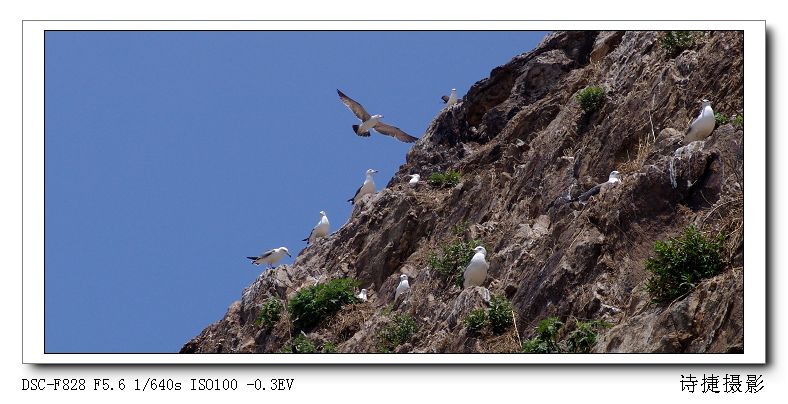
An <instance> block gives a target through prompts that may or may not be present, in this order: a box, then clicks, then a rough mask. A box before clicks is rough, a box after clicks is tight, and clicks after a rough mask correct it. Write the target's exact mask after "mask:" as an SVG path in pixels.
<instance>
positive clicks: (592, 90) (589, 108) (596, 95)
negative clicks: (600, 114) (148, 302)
mask: <svg viewBox="0 0 788 404" xmlns="http://www.w3.org/2000/svg"><path fill="white" fill-rule="evenodd" d="M604 101H605V89H603V88H602V87H599V86H589V87H586V88H584V89H583V90H582V91H580V92H579V93H577V102H579V103H580V107H582V108H583V111H585V112H586V113H591V112H594V111H596V110H597V109H599V107H600V106H602V103H603V102H604Z"/></svg>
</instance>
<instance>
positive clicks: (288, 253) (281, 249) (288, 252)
mask: <svg viewBox="0 0 788 404" xmlns="http://www.w3.org/2000/svg"><path fill="white" fill-rule="evenodd" d="M279 251H284V252H285V254H287V256H288V257H292V255H290V251H289V250H288V249H287V247H279Z"/></svg>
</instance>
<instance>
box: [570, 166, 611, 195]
mask: <svg viewBox="0 0 788 404" xmlns="http://www.w3.org/2000/svg"><path fill="white" fill-rule="evenodd" d="M619 182H621V177H620V176H619V173H618V171H615V170H614V171H611V172H610V175H609V176H608V177H607V181H605V182H603V183H601V184H596V185H594V186H593V187H592V188H591V189H589V190H588V191H586V192H583V193H582V194H580V196H578V197H577V198H576V199H573V200H572V201H580V202H585V201H587V200H588V198H590V197H592V196H594V195H596V194H598V193H599V191H601V190H602V188H607V187H610V186H613V185H616V184H618V183H619Z"/></svg>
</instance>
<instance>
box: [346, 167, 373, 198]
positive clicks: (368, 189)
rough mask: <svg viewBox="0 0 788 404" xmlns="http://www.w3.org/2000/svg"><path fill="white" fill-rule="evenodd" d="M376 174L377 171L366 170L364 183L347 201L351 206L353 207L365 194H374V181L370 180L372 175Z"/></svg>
mask: <svg viewBox="0 0 788 404" xmlns="http://www.w3.org/2000/svg"><path fill="white" fill-rule="evenodd" d="M376 172H378V171H377V170H373V169H371V168H370V169H369V170H367V178H366V179H365V180H364V183H363V184H362V185H361V187H360V188H359V189H358V190H357V191H356V194H355V195H353V197H352V198H350V199H348V200H347V201H348V202H350V204H351V205H355V204H357V203H358V201H360V200H361V197H362V196H364V195H366V194H374V193H375V181H373V180H372V174H375V173H376Z"/></svg>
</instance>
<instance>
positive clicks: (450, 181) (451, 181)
mask: <svg viewBox="0 0 788 404" xmlns="http://www.w3.org/2000/svg"><path fill="white" fill-rule="evenodd" d="M427 182H428V183H429V184H430V185H433V186H436V187H446V188H453V187H455V186H456V185H457V184H459V183H460V173H459V172H457V171H454V170H446V171H445V172H442V173H432V174H430V176H429V178H427Z"/></svg>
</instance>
